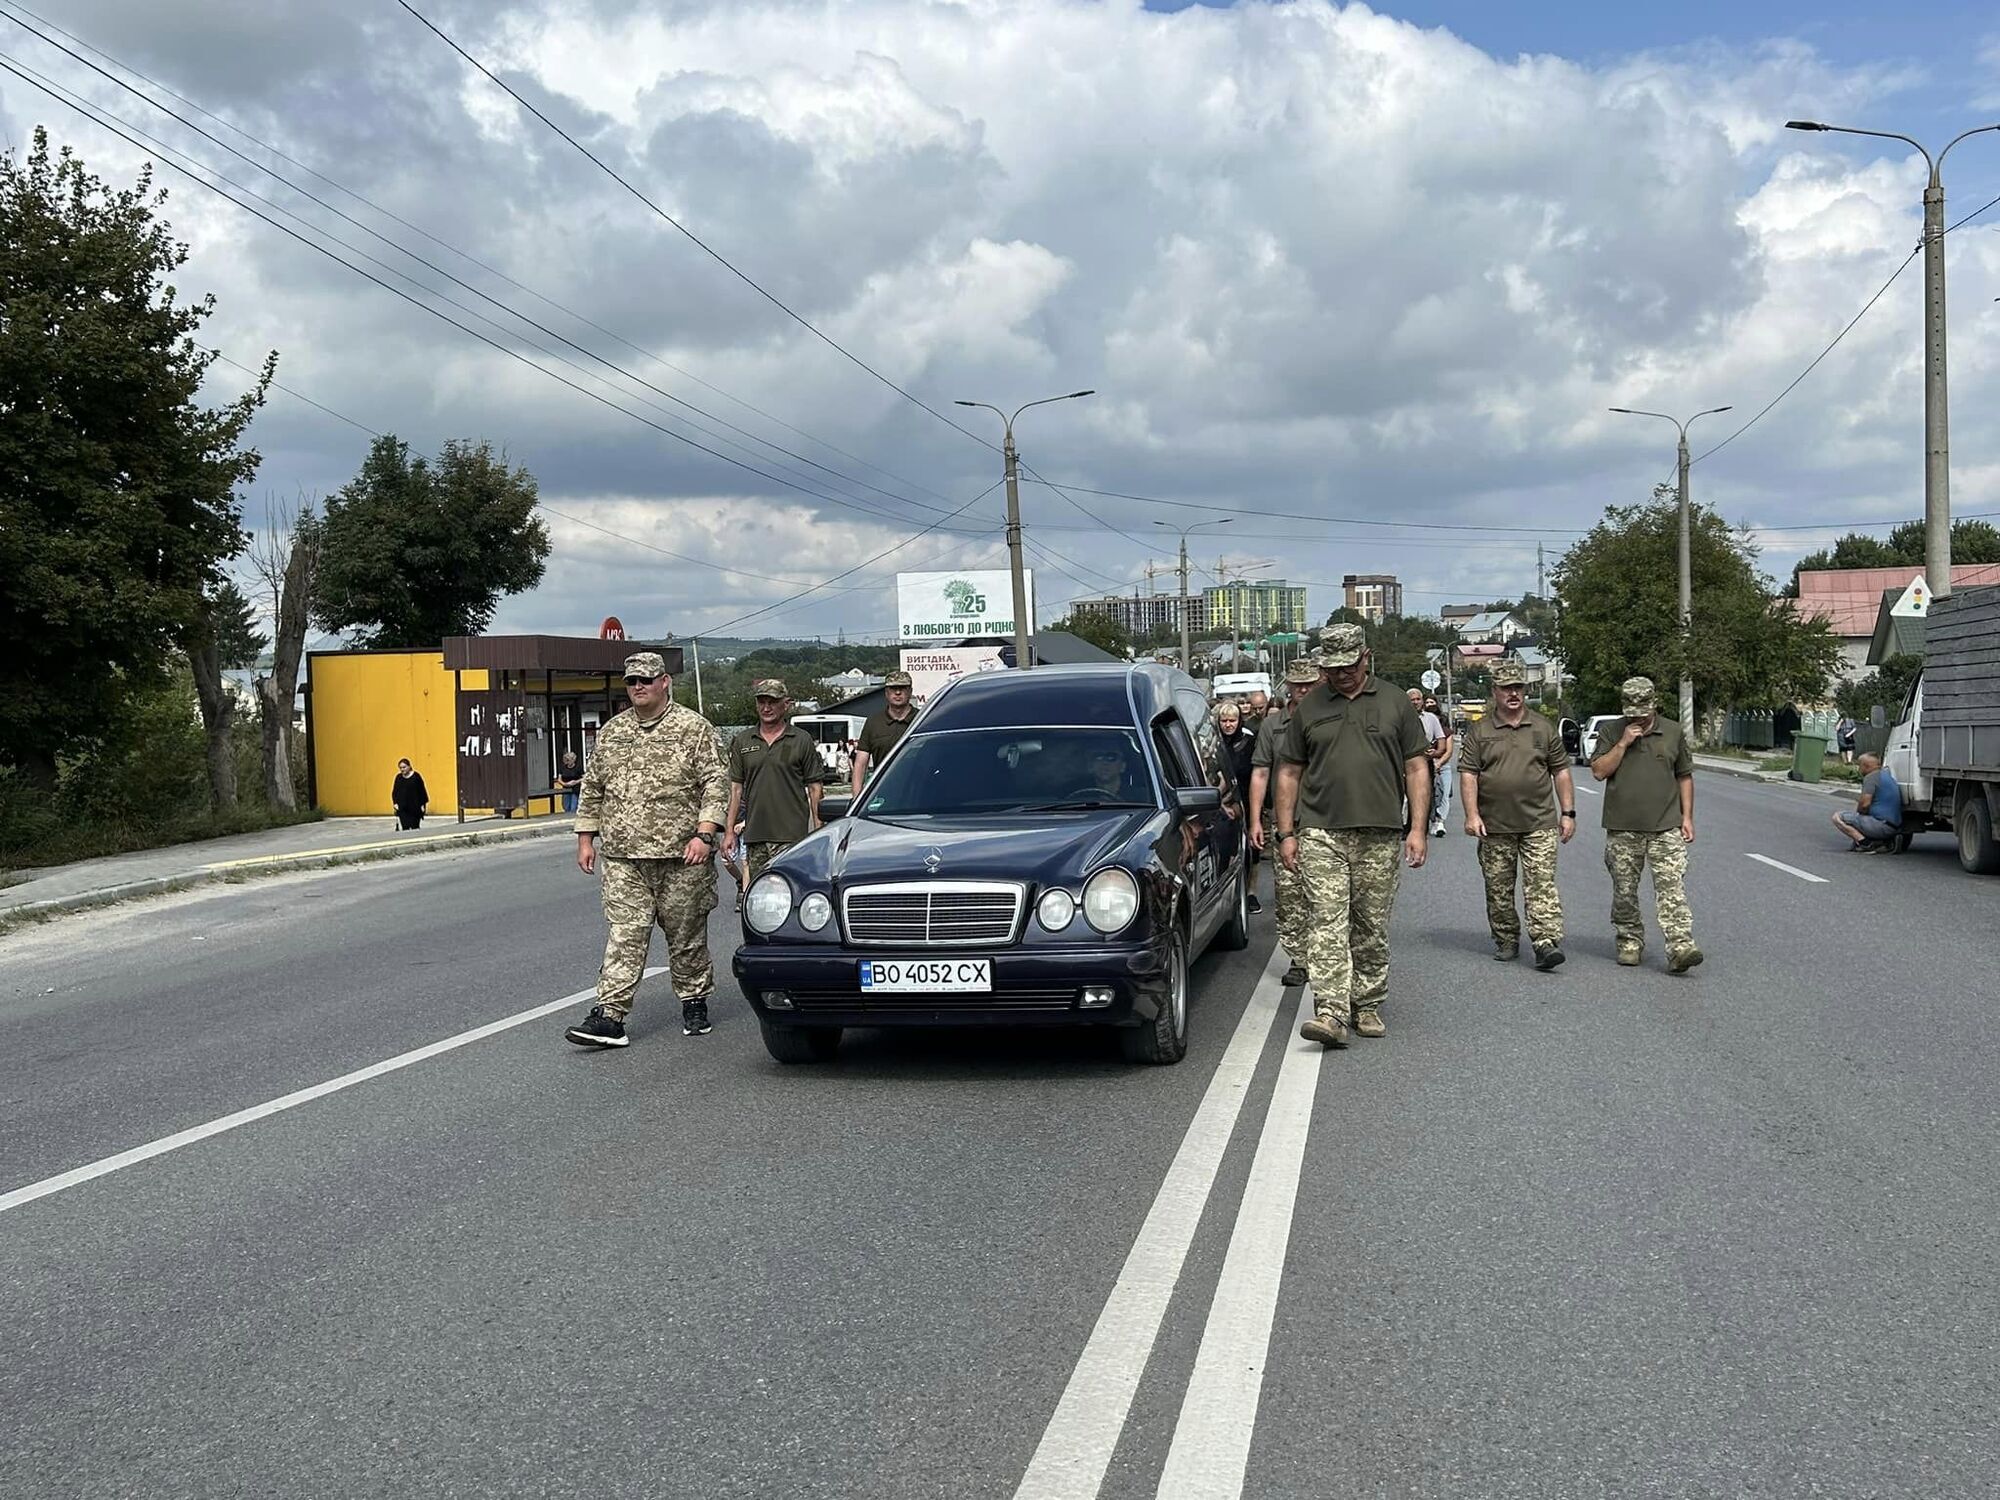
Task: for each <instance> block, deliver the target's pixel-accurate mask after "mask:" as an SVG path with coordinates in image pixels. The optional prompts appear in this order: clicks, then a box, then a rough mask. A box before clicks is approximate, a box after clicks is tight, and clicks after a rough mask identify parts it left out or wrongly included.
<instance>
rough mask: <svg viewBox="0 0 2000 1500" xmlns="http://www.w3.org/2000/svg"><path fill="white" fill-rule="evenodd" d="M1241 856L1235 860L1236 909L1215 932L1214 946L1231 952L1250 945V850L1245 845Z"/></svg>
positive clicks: (1238, 951) (1240, 950)
mask: <svg viewBox="0 0 2000 1500" xmlns="http://www.w3.org/2000/svg"><path fill="white" fill-rule="evenodd" d="M1243 856H1244V857H1243V858H1242V859H1240V860H1238V861H1237V862H1236V865H1237V869H1236V909H1235V910H1234V911H1232V912H1231V913H1230V914H1229V918H1228V920H1227V921H1225V922H1224V923H1223V924H1222V926H1221V928H1220V929H1219V930H1218V931H1217V932H1216V934H1215V946H1216V947H1218V948H1222V949H1225V950H1227V951H1228V952H1231V953H1240V952H1242V951H1243V950H1244V949H1245V948H1247V947H1249V946H1250V857H1249V856H1250V850H1249V847H1248V846H1247V845H1246V846H1245V848H1244V850H1243Z"/></svg>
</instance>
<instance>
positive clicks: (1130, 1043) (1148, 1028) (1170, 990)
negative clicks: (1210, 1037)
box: [1118, 932, 1188, 1063]
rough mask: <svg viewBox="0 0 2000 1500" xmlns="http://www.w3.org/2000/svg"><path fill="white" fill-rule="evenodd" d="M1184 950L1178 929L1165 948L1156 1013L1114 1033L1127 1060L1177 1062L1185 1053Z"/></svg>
mask: <svg viewBox="0 0 2000 1500" xmlns="http://www.w3.org/2000/svg"><path fill="white" fill-rule="evenodd" d="M1187 1012H1188V950H1187V939H1186V938H1185V937H1183V936H1182V935H1181V934H1180V933H1179V932H1176V933H1175V934H1174V936H1173V941H1172V942H1171V943H1170V944H1169V946H1168V949H1167V992H1166V993H1165V994H1164V995H1162V996H1161V997H1160V1013H1159V1014H1158V1015H1157V1016H1155V1017H1153V1019H1152V1020H1150V1021H1147V1022H1145V1023H1143V1024H1142V1025H1139V1026H1134V1027H1131V1028H1129V1029H1127V1030H1124V1031H1121V1032H1119V1033H1118V1044H1119V1046H1120V1047H1122V1048H1123V1049H1124V1052H1125V1057H1126V1060H1127V1061H1128V1062H1139V1063H1177V1062H1179V1061H1180V1060H1181V1059H1182V1058H1183V1057H1185V1056H1187Z"/></svg>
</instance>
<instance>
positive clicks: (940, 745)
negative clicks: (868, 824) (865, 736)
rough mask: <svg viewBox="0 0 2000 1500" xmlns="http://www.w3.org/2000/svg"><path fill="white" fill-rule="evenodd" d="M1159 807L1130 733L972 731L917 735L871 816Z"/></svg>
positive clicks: (876, 792)
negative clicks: (1108, 807) (1154, 800)
mask: <svg viewBox="0 0 2000 1500" xmlns="http://www.w3.org/2000/svg"><path fill="white" fill-rule="evenodd" d="M1106 806H1125V807H1151V806H1153V787H1152V777H1151V775H1150V773H1149V772H1148V771H1147V769H1146V762H1145V759H1144V757H1142V756H1141V754H1140V753H1139V740H1138V736H1136V735H1135V734H1134V733H1133V732H1132V731H1131V730H1129V729H1112V728H1103V729H972V730H964V731H960V732H957V733H949V734H919V735H916V736H914V737H912V738H911V739H910V740H909V741H907V742H906V743H905V744H904V745H903V746H902V748H901V749H900V750H899V752H898V753H897V755H896V758H895V759H894V760H892V761H891V762H890V763H889V764H888V765H887V766H885V767H884V768H883V771H882V774H881V776H880V777H878V778H877V779H876V780H874V781H872V782H870V783H869V784H868V791H867V798H866V801H865V802H864V804H863V806H862V807H861V809H860V811H861V813H862V814H863V816H869V817H892V818H893V817H921V816H935V815H942V814H968V813H969V814H977V813H1008V812H1021V811H1025V810H1028V809H1034V810H1037V811H1053V810H1059V809H1061V808H1067V807H1075V808H1090V807H1106Z"/></svg>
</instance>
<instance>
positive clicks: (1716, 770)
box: [1694, 755, 1861, 797]
mask: <svg viewBox="0 0 2000 1500" xmlns="http://www.w3.org/2000/svg"><path fill="white" fill-rule="evenodd" d="M1694 768H1695V769H1696V770H1697V771H1708V772H1711V773H1712V774H1714V775H1717V776H1733V777H1735V778H1736V779H1737V780H1738V781H1761V782H1763V783H1764V784H1765V785H1767V786H1795V787H1798V788H1800V789H1801V790H1804V791H1808V792H1819V793H1822V794H1824V795H1825V796H1829V797H1855V796H1859V795H1860V792H1861V788H1860V786H1859V785H1858V784H1854V785H1849V784H1848V783H1846V782H1839V781H1832V782H1829V781H1819V782H1812V781H1793V780H1792V779H1791V778H1790V777H1789V776H1787V775H1785V774H1784V772H1782V771H1759V770H1755V769H1753V768H1751V767H1749V766H1733V765H1729V764H1727V763H1726V762H1723V761H1720V760H1710V759H1707V758H1705V757H1702V756H1699V755H1698V756H1696V757H1695V762H1694Z"/></svg>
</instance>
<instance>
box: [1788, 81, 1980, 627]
mask: <svg viewBox="0 0 2000 1500" xmlns="http://www.w3.org/2000/svg"><path fill="white" fill-rule="evenodd" d="M1785 129H1787V130H1822V131H1833V132H1835V133H1837V134H1840V135H1872V136H1875V137H1877V138H1878V139H1881V140H1885V141H1901V142H1903V144H1904V145H1906V146H1910V147H1913V148H1915V150H1916V152H1917V154H1918V155H1920V156H1922V157H1923V159H1924V164H1925V165H1926V166H1928V167H1929V168H1930V181H1929V182H1928V183H1927V184H1926V185H1925V187H1924V582H1926V583H1927V584H1929V585H1930V590H1931V597H1932V598H1933V599H1943V598H1945V597H1946V596H1947V595H1949V594H1950V593H1951V393H1950V389H1949V386H1948V383H1947V381H1946V378H1945V317H1944V175H1943V174H1944V159H1945V156H1946V154H1947V153H1948V152H1949V151H1950V150H1951V148H1952V147H1953V146H1956V145H1957V144H1958V143H1959V142H1960V141H1962V140H1964V139H1965V138H1966V136H1968V135H1979V134H1981V133H1983V132H1985V131H1989V130H2000V125H1975V126H1974V127H1973V128H1972V129H1970V130H1967V131H1964V132H1962V133H1961V134H1959V135H1956V136H1953V137H1952V139H1951V140H1950V141H1948V142H1947V143H1946V144H1945V148H1944V150H1943V151H1940V152H1938V154H1937V155H1936V156H1932V155H1931V154H1930V152H1928V151H1926V150H1925V149H1924V148H1923V146H1922V145H1921V144H1919V143H1918V142H1916V141H1913V140H1911V139H1910V137H1908V136H1906V135H1898V134H1897V133H1896V132H1895V131H1893V130H1858V129H1856V128H1855V127H1854V126H1852V125H1822V124H1821V123H1820V122H1819V121H1817V120H1787V121H1786V122H1785Z"/></svg>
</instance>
